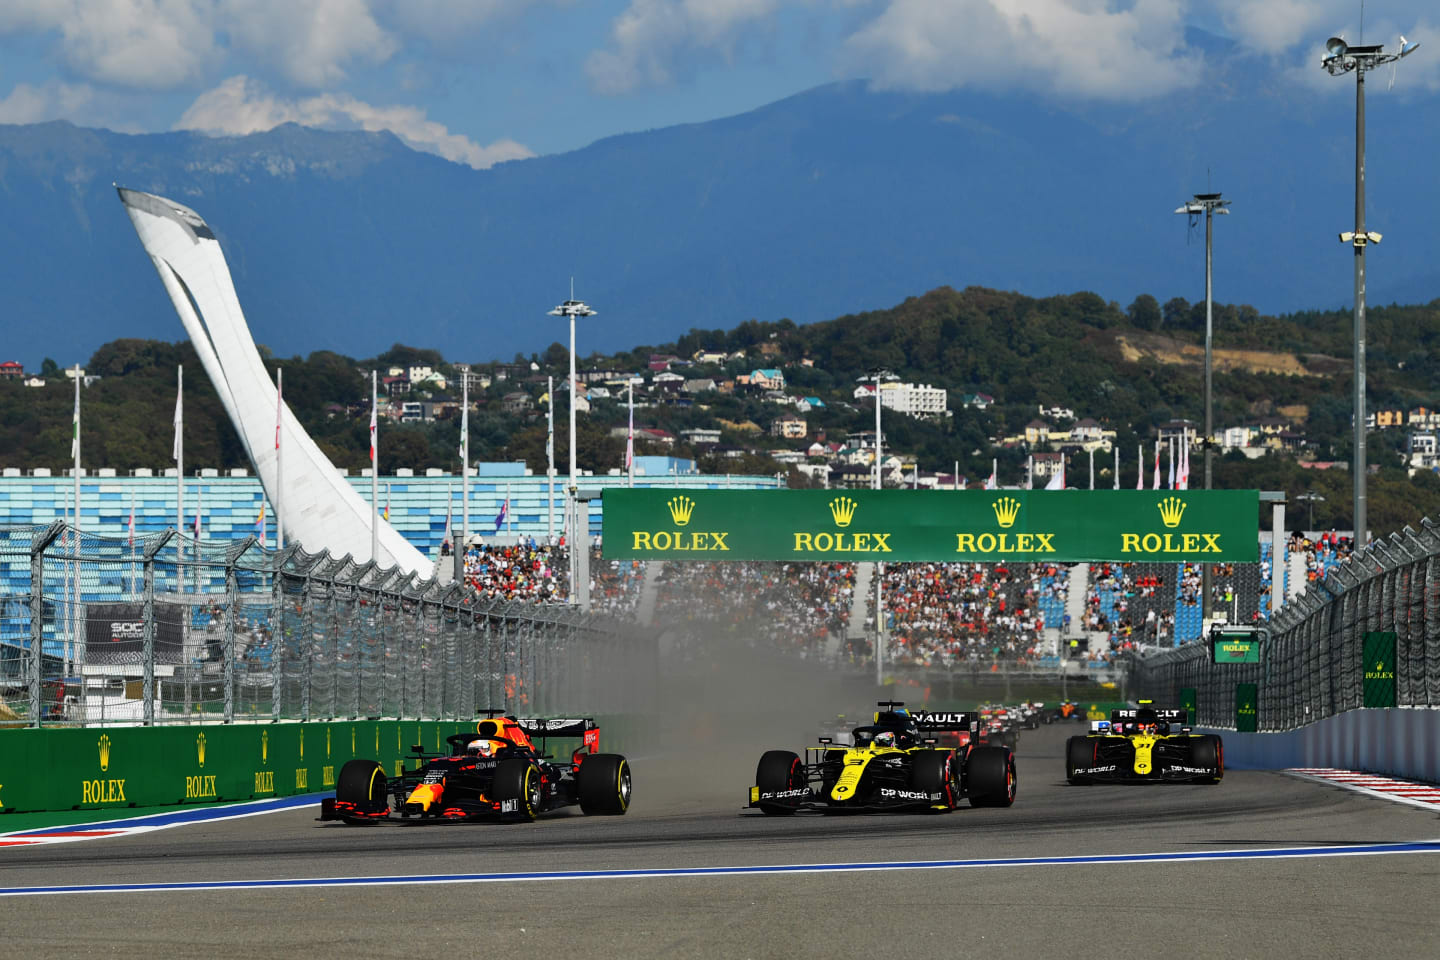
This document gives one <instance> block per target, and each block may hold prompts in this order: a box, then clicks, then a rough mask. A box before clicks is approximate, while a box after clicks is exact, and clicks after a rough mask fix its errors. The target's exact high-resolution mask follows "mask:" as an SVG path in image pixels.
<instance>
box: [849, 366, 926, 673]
mask: <svg viewBox="0 0 1440 960" xmlns="http://www.w3.org/2000/svg"><path fill="white" fill-rule="evenodd" d="M895 379H896V376H895V374H893V373H891V372H890V371H889V370H885V369H882V368H880V367H876V368H875V369H873V370H871V371H870V375H869V376H868V377H861V378H860V380H861V381H862V382H863V381H866V380H868V381H870V383H871V385H872V386H873V387H874V388H875V476H874V478H873V488H874V489H876V490H879V489H881V487H882V483H881V474H880V469H881V468H880V454H881V445H880V444H881V441H880V384H881V383H882V382H885V381H889V380H895ZM916 469H917V470H918V469H919V467H918V465H917V467H916ZM884 683H885V564H884V563H883V562H876V564H875V685H876V686H877V687H878V686H883V685H884Z"/></svg>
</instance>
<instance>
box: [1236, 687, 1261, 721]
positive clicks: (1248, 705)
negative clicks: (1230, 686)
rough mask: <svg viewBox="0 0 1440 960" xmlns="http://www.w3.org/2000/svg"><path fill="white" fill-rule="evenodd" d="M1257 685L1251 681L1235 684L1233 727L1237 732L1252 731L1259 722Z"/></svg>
mask: <svg viewBox="0 0 1440 960" xmlns="http://www.w3.org/2000/svg"><path fill="white" fill-rule="evenodd" d="M1259 707H1260V694H1259V687H1258V686H1257V685H1256V684H1253V683H1237V684H1235V729H1236V731H1237V732H1239V733H1254V732H1255V731H1256V730H1257V729H1259V723H1260V710H1259Z"/></svg>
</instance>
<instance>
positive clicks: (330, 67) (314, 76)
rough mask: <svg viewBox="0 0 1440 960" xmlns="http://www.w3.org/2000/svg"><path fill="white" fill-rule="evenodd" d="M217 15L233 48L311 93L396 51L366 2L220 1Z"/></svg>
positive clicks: (396, 41)
mask: <svg viewBox="0 0 1440 960" xmlns="http://www.w3.org/2000/svg"><path fill="white" fill-rule="evenodd" d="M216 10H217V13H218V15H219V16H218V19H219V23H218V25H219V26H222V27H223V28H224V29H225V30H226V31H227V32H228V33H229V35H230V38H231V40H232V42H233V43H235V44H236V45H237V46H240V47H241V48H243V49H245V50H248V51H249V52H251V53H254V54H256V55H257V56H259V57H261V58H262V59H264V60H266V61H268V62H270V63H272V64H274V65H275V66H276V67H278V68H279V69H280V71H281V72H282V73H283V74H284V75H285V76H286V77H287V78H288V79H290V80H292V81H294V82H295V83H298V84H301V85H303V86H307V87H314V88H316V89H320V88H323V87H326V86H330V85H333V84H335V83H338V82H339V81H341V80H343V79H345V67H346V65H347V64H349V63H351V62H353V61H361V62H365V63H371V64H375V63H384V62H385V61H386V60H388V59H389V58H390V57H391V56H392V55H393V54H394V53H395V51H396V50H397V49H399V46H400V44H399V41H398V40H397V39H396V38H395V37H393V36H391V35H390V34H389V33H388V32H386V31H385V30H384V29H383V28H382V27H381V26H380V25H379V24H378V23H377V22H376V21H375V17H374V16H373V15H372V13H371V10H370V3H369V2H368V0H225V2H223V3H221V4H218V5H217V7H216Z"/></svg>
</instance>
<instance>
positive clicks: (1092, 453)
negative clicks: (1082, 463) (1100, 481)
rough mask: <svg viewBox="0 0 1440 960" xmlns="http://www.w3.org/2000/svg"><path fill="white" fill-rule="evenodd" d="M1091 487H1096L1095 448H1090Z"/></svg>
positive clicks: (1092, 488)
mask: <svg viewBox="0 0 1440 960" xmlns="http://www.w3.org/2000/svg"><path fill="white" fill-rule="evenodd" d="M1090 489H1091V490H1094V489H1095V448H1094V447H1091V448H1090Z"/></svg>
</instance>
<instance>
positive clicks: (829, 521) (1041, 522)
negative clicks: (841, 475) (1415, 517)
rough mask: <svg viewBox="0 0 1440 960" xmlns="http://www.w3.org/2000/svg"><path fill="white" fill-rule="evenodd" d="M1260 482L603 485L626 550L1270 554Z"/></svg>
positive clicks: (687, 556) (694, 554) (643, 553)
mask: <svg viewBox="0 0 1440 960" xmlns="http://www.w3.org/2000/svg"><path fill="white" fill-rule="evenodd" d="M1259 507H1260V496H1259V493H1258V492H1256V491H1254V490H1053V491H1051V490H958V491H947V490H700V489H696V490H684V491H678V492H677V491H675V490H674V489H668V490H663V491H662V490H644V489H611V490H606V491H605V492H604V511H603V518H604V519H603V526H602V536H603V540H602V544H603V551H604V555H605V557H606V558H607V559H616V560H629V559H640V560H651V559H653V560H701V561H717V560H722V561H723V560H815V561H833V560H864V561H877V560H879V561H892V562H893V561H913V560H923V561H941V560H957V561H972V562H973V561H980V562H995V561H1002V560H1004V561H1016V562H1020V561H1033V562H1045V561H1055V562H1057V563H1078V562H1083V561H1087V560H1114V561H1121V562H1131V561H1147V562H1157V561H1162V562H1163V561H1172V560H1174V561H1181V560H1191V561H1206V560H1209V561H1225V562H1234V563H1254V562H1256V561H1258V560H1259V558H1260V548H1259V532H1260V523H1259V519H1260V508H1259Z"/></svg>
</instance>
